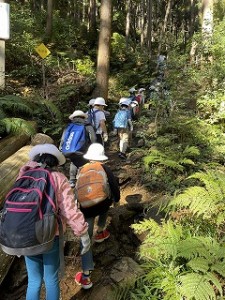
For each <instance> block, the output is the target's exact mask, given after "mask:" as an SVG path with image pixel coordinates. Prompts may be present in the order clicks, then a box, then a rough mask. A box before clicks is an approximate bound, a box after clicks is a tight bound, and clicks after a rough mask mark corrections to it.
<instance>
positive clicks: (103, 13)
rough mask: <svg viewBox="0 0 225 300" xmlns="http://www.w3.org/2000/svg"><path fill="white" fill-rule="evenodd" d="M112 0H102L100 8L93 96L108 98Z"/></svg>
mask: <svg viewBox="0 0 225 300" xmlns="http://www.w3.org/2000/svg"><path fill="white" fill-rule="evenodd" d="M111 19H112V1H111V0H102V2H101V10H100V33H99V42H98V58H97V74H96V89H95V91H94V92H93V95H92V96H93V97H98V96H101V97H103V98H104V99H105V100H107V98H108V80H109V63H110V60H109V59H110V43H111V22H112V20H111Z"/></svg>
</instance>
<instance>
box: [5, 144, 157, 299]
mask: <svg viewBox="0 0 225 300" xmlns="http://www.w3.org/2000/svg"><path fill="white" fill-rule="evenodd" d="M116 143H117V141H112V142H111V143H110V148H107V150H106V154H107V155H108V156H109V161H108V162H107V165H109V166H110V167H111V169H112V171H113V172H114V174H115V175H116V176H118V177H119V180H120V183H122V186H121V201H120V206H119V207H117V208H111V209H110V212H109V218H108V222H109V225H108V229H109V231H110V233H111V236H110V238H109V239H108V240H107V241H104V242H103V243H101V244H97V245H96V243H95V244H93V255H94V260H95V270H94V271H93V273H92V281H93V283H94V285H93V287H92V288H91V289H90V290H88V291H84V290H82V289H81V288H80V286H78V285H76V283H75V282H74V275H75V274H76V272H78V271H80V270H81V262H80V256H79V240H78V239H71V241H68V242H67V243H66V247H65V263H66V272H65V277H64V278H63V279H62V280H61V282H60V286H61V299H62V300H75V299H77V300H81V299H82V300H88V299H90V300H100V299H104V300H107V299H108V298H107V290H108V288H109V286H111V285H112V282H111V280H109V273H110V271H111V268H112V266H113V264H115V262H116V261H118V260H119V259H121V258H123V257H130V258H132V259H135V258H136V251H137V249H138V246H139V244H140V239H138V238H137V237H136V236H135V235H134V233H133V232H132V230H131V228H130V225H131V224H132V223H133V222H135V221H137V220H138V219H139V217H140V216H141V214H142V211H143V205H145V204H146V203H149V202H150V201H151V199H152V197H153V195H151V194H150V193H149V191H148V190H147V189H146V188H145V187H144V185H143V184H142V183H141V182H142V176H143V170H142V169H141V168H140V167H139V165H140V164H137V161H135V159H134V160H133V159H131V158H130V159H129V158H128V159H127V161H121V159H120V158H119V157H118V155H117V152H116V150H115V149H116ZM136 160H140V158H138V159H137V158H136ZM67 169H68V166H67ZM67 175H68V174H67ZM26 280H27V278H26V270H25V266H24V263H23V259H17V260H16V263H15V264H14V265H13V267H12V270H11V272H10V273H9V275H8V276H7V277H6V279H5V281H4V282H3V284H2V286H1V292H0V299H2V300H3V299H4V300H14V299H15V300H24V299H25V290H26ZM104 287H105V291H104ZM104 293H105V294H104ZM42 294H44V292H43V293H42ZM41 299H44V297H43V296H42V297H41ZM110 299H111V298H110Z"/></svg>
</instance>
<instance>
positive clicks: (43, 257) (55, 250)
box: [25, 237, 60, 300]
mask: <svg viewBox="0 0 225 300" xmlns="http://www.w3.org/2000/svg"><path fill="white" fill-rule="evenodd" d="M25 263H26V268H27V273H28V287H27V294H26V300H39V299H40V291H41V285H42V282H43V280H44V283H45V290H46V300H59V297H60V289H59V278H58V273H59V266H60V257H59V238H58V237H56V238H55V241H54V245H53V247H52V249H51V250H49V251H48V252H45V253H43V254H39V255H35V256H25Z"/></svg>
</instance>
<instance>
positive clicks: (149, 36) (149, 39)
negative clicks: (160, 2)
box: [147, 0, 152, 58]
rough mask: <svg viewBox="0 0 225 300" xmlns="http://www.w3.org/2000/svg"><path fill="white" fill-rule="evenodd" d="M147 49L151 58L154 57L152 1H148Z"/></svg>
mask: <svg viewBox="0 0 225 300" xmlns="http://www.w3.org/2000/svg"><path fill="white" fill-rule="evenodd" d="M147 20H148V21H147V47H148V52H149V58H151V55H152V53H151V52H152V0H148V1H147Z"/></svg>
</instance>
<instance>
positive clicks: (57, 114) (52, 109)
mask: <svg viewBox="0 0 225 300" xmlns="http://www.w3.org/2000/svg"><path fill="white" fill-rule="evenodd" d="M42 104H44V105H45V106H46V108H47V109H48V111H49V113H50V116H49V117H52V118H56V119H57V120H58V122H60V123H61V122H62V113H61V111H60V110H59V109H58V107H57V106H56V105H55V104H54V103H53V102H51V101H49V100H44V99H43V100H42Z"/></svg>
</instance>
